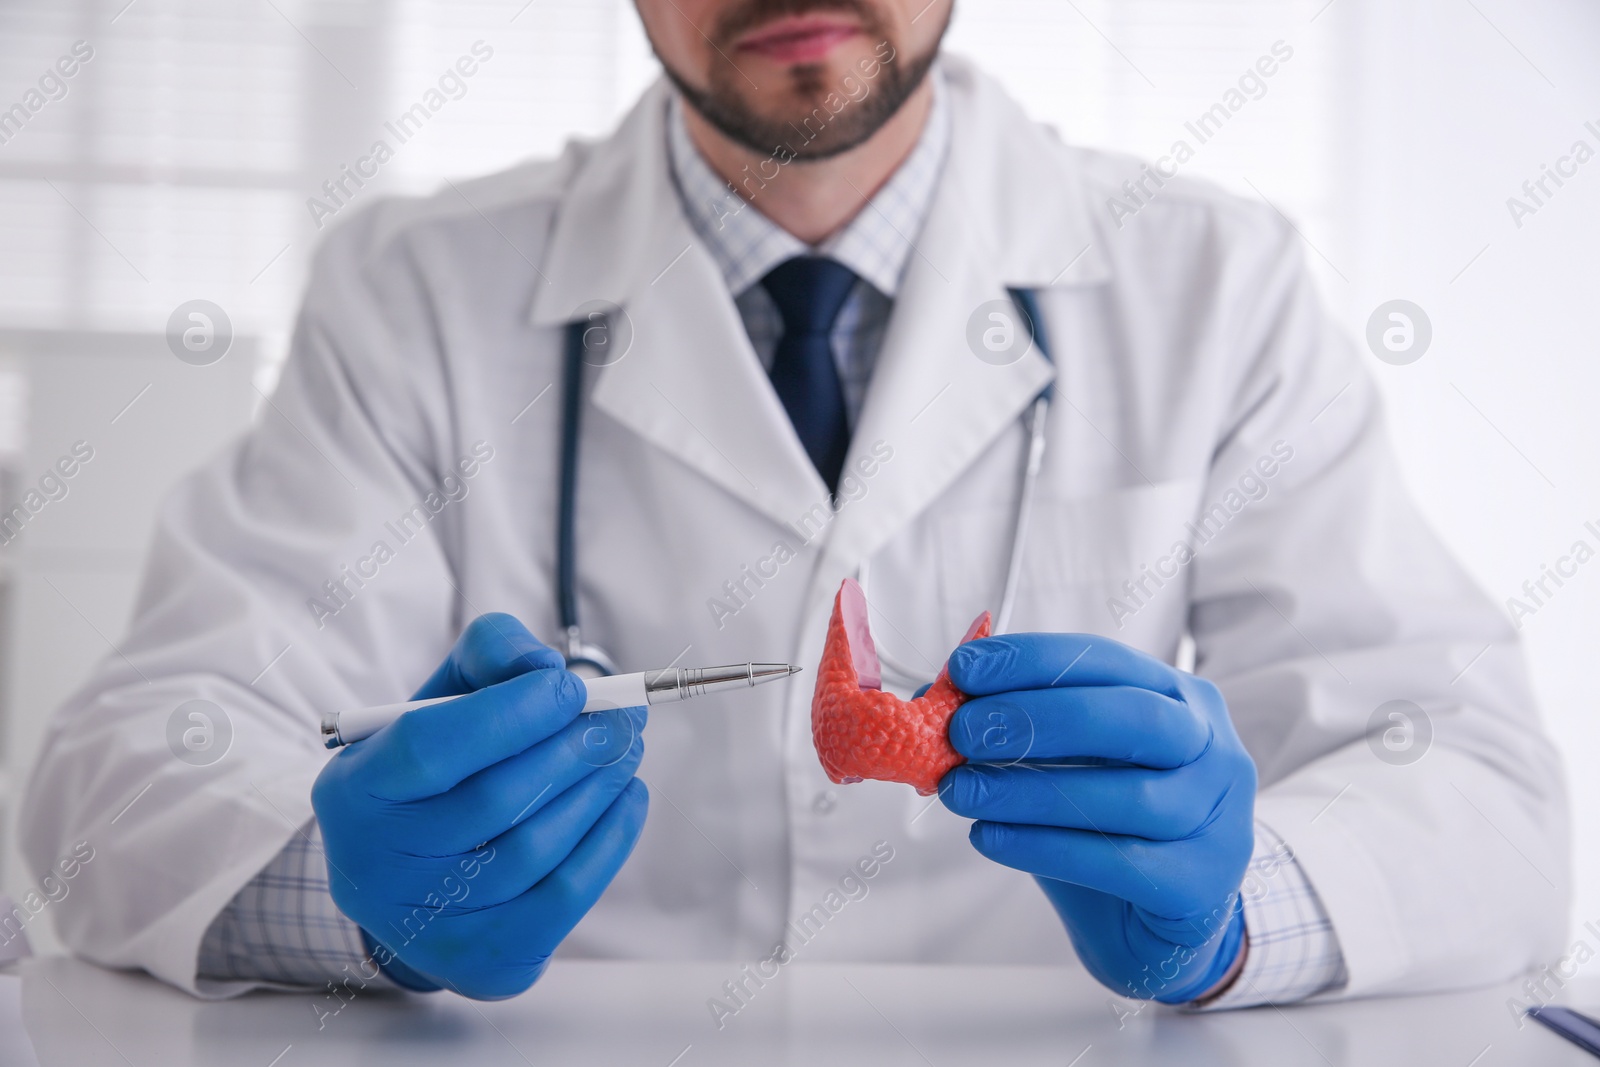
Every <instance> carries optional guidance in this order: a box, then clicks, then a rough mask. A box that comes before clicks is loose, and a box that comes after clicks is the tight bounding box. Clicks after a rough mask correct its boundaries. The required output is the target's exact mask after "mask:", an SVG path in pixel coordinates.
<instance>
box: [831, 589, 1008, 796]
mask: <svg viewBox="0 0 1600 1067" xmlns="http://www.w3.org/2000/svg"><path fill="white" fill-rule="evenodd" d="M988 636H989V613H988V612H987V611H986V612H984V613H983V614H982V615H979V616H978V618H977V620H976V621H974V622H973V624H972V628H971V629H969V630H968V631H967V636H966V637H964V638H962V639H961V643H962V644H966V643H967V642H968V641H972V640H975V639H976V638H979V637H988ZM882 685H883V678H882V668H881V667H880V666H879V663H878V651H877V649H876V648H874V647H873V644H872V634H871V633H869V632H868V630H867V601H866V597H864V596H863V595H862V593H861V586H859V585H858V584H856V581H855V579H853V578H846V579H845V580H844V584H843V585H841V586H840V587H839V594H838V596H836V597H834V599H833V618H832V619H830V620H829V621H828V640H827V643H826V644H825V645H823V648H822V663H821V665H820V666H819V667H818V668H817V690H816V693H815V694H814V695H813V696H812V698H811V739H812V741H813V742H815V744H816V746H817V755H818V756H819V757H820V758H821V759H822V769H823V770H825V771H827V772H828V777H829V778H830V779H832V780H833V781H835V782H838V783H841V784H843V783H845V782H859V781H861V780H863V779H865V778H876V779H878V780H880V781H885V782H904V783H905V784H907V785H911V786H915V787H916V789H917V792H918V793H920V794H922V795H923V796H930V795H932V794H933V793H934V792H935V791H936V790H937V789H938V788H939V779H940V778H943V777H944V774H945V772H946V771H948V770H949V769H950V768H951V767H954V766H956V765H957V764H960V763H965V762H966V757H965V756H963V755H961V754H960V753H959V752H957V751H956V750H955V749H954V748H951V747H950V736H949V729H950V717H951V716H952V715H954V714H955V713H956V709H957V708H959V707H960V706H961V705H962V704H964V703H966V700H967V695H966V694H965V693H963V692H962V691H961V690H959V689H957V688H956V687H955V684H954V683H952V682H951V681H950V676H949V672H948V668H947V667H941V668H939V677H938V678H936V679H935V680H934V682H933V685H932V686H931V687H930V688H929V689H928V691H927V692H926V693H924V694H923V695H922V696H920V697H918V698H917V699H915V700H901V699H900V698H899V697H897V696H895V695H894V694H893V693H885V692H884V691H883V689H882Z"/></svg>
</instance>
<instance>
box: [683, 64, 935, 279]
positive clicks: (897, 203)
mask: <svg viewBox="0 0 1600 1067" xmlns="http://www.w3.org/2000/svg"><path fill="white" fill-rule="evenodd" d="M929 77H930V79H931V82H932V85H933V104H932V107H931V108H930V109H929V112H928V121H927V123H926V124H925V125H924V127H923V130H922V136H921V137H920V138H919V139H918V140H917V144H916V147H915V148H913V149H912V150H911V154H910V155H909V156H907V157H906V158H905V161H904V162H902V163H901V164H900V166H899V167H898V168H897V169H896V170H895V172H894V174H893V175H891V176H890V178H889V180H888V181H887V182H886V183H884V185H883V186H882V187H881V188H880V189H879V190H878V192H877V193H876V194H874V195H873V197H872V199H871V200H870V201H869V202H868V203H867V204H865V205H864V206H863V207H862V209H861V210H860V211H859V212H857V214H856V216H855V217H854V218H853V219H851V220H850V222H849V223H848V224H846V225H845V227H844V228H843V229H842V230H840V231H839V232H837V233H835V234H834V235H833V236H832V237H829V238H828V239H827V240H826V241H824V242H822V244H820V245H818V246H816V247H811V246H809V245H807V244H805V243H804V242H803V241H801V240H800V239H799V238H797V237H795V236H794V235H793V234H790V233H789V232H788V231H786V230H784V229H783V228H782V227H780V226H779V225H778V224H777V223H775V222H773V221H772V220H771V219H769V218H767V217H766V216H765V215H763V214H762V213H761V212H760V211H759V210H756V207H755V203H752V202H747V201H745V200H744V199H743V198H742V197H740V196H739V194H738V193H737V192H736V191H735V190H734V188H733V186H732V185H730V184H729V183H728V182H726V181H724V180H723V179H722V178H721V177H719V176H718V175H717V173H716V172H715V171H714V170H712V169H711V165H710V164H709V163H707V162H706V160H705V157H704V156H702V155H701V154H700V151H699V149H697V148H696V147H695V146H694V142H693V141H692V140H690V138H689V129H688V126H687V125H686V124H685V122H684V118H683V102H682V100H681V99H680V98H679V97H678V96H677V95H676V94H674V95H673V97H672V99H671V101H670V102H669V104H668V108H669V112H670V113H669V115H668V118H667V158H668V161H669V163H670V166H671V169H672V177H673V181H674V183H675V184H676V186H677V189H678V194H679V198H680V199H681V200H682V202H683V206H684V210H685V212H686V213H687V214H688V216H689V222H690V224H691V225H692V226H693V227H694V230H695V233H696V234H697V235H698V236H699V237H700V239H701V241H703V242H704V243H705V246H706V248H707V249H708V250H709V251H710V253H711V256H712V258H713V259H714V260H715V261H716V263H717V266H718V267H719V268H720V269H721V271H722V274H723V277H724V278H725V279H726V280H727V283H728V290H729V292H731V293H733V294H734V295H735V296H738V295H739V294H740V293H743V292H744V291H745V290H746V289H748V288H749V287H750V286H752V285H754V284H755V283H756V282H758V281H760V280H761V279H762V278H763V277H765V276H766V274H767V272H768V271H770V270H772V268H774V267H776V266H777V265H778V264H780V263H782V262H784V261H785V260H788V259H792V258H793V257H795V256H800V255H806V254H808V253H814V254H820V255H826V256H830V257H832V258H834V259H836V260H838V261H839V262H840V263H843V264H844V265H845V266H847V267H849V268H850V269H851V270H852V271H854V272H855V273H856V274H857V275H858V276H859V277H861V278H862V279H864V280H866V281H867V282H868V283H870V284H871V285H872V286H873V288H875V289H877V290H878V291H879V292H881V293H882V294H883V295H885V296H887V297H891V298H892V297H894V296H895V295H896V293H897V292H898V291H899V289H900V279H901V277H902V276H903V275H904V274H905V268H906V264H907V263H908V262H909V261H910V259H911V253H912V251H913V245H912V242H913V241H915V240H916V238H917V235H918V234H919V233H920V232H921V231H922V226H923V223H924V222H925V221H926V220H927V216H928V211H929V208H930V207H931V206H932V204H933V194H934V190H935V189H936V188H937V186H938V183H939V175H940V173H941V172H942V171H943V169H944V161H945V157H946V155H947V153H948V149H949V145H950V115H949V106H948V104H947V103H946V101H945V92H946V89H945V87H944V85H943V82H942V77H941V76H940V74H939V72H938V70H937V68H935V70H934V71H932V72H930V74H929ZM772 165H773V166H776V165H777V164H776V163H773V164H772ZM758 182H759V178H752V184H753V186H754V185H755V184H756V183H758ZM759 197H760V194H759V191H757V193H756V198H757V199H756V203H759Z"/></svg>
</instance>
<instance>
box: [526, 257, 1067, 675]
mask: <svg viewBox="0 0 1600 1067" xmlns="http://www.w3.org/2000/svg"><path fill="white" fill-rule="evenodd" d="M1009 292H1010V294H1011V299H1012V301H1013V302H1014V303H1015V304H1016V306H1017V310H1018V311H1019V312H1021V314H1022V318H1023V320H1024V325H1025V326H1026V327H1027V329H1028V336H1029V337H1030V338H1031V341H1032V344H1033V345H1034V346H1035V347H1037V348H1038V349H1039V354H1040V355H1042V356H1044V358H1045V359H1047V360H1050V359H1051V358H1052V357H1051V355H1050V346H1049V342H1048V340H1047V339H1046V337H1045V332H1044V320H1043V319H1042V318H1041V317H1040V313H1039V301H1038V297H1037V295H1036V294H1035V293H1034V291H1033V290H1031V289H1011V290H1009ZM610 344H611V331H610V329H609V328H608V326H607V324H606V322H605V321H604V319H603V317H601V318H598V319H597V317H596V316H590V317H589V318H587V319H580V320H578V321H576V322H571V323H568V324H567V336H566V358H565V361H564V367H563V371H562V391H561V393H562V396H561V472H560V473H561V480H560V481H561V484H560V499H559V501H558V504H557V507H556V606H557V609H558V611H559V614H560V623H561V635H562V640H563V642H564V645H565V647H564V648H563V650H562V654H563V655H564V656H565V657H566V661H567V669H568V670H570V671H573V672H574V673H576V674H578V675H579V676H581V677H586V678H597V677H602V676H605V675H611V674H615V673H617V664H616V661H615V660H614V659H612V658H611V655H610V654H609V653H607V652H606V650H605V649H603V648H601V647H600V646H599V645H597V644H592V643H590V642H587V641H585V640H584V639H583V628H582V625H581V624H580V623H579V621H578V538H577V520H578V443H579V440H580V439H581V436H582V419H583V366H584V364H585V363H587V362H593V363H594V364H596V365H597V366H603V365H605V364H606V363H608V362H610V360H609V359H607V358H605V357H606V355H607V354H608V353H607V347H608V346H609V345H610ZM1022 354H1026V348H1024V349H1023V351H1022ZM591 356H599V357H600V358H596V359H592V360H591V359H590V358H589V357H591ZM1017 358H1021V356H1020V355H1019V356H1018V357H1017ZM1008 362H1015V360H1009V361H1008ZM1053 392H1054V385H1053V384H1052V385H1046V386H1045V387H1044V388H1043V389H1042V390H1040V391H1039V395H1038V396H1036V397H1034V399H1033V403H1032V404H1030V405H1029V406H1028V412H1027V415H1026V416H1025V419H1026V423H1025V425H1026V426H1027V430H1028V451H1027V454H1026V456H1025V457H1024V459H1023V466H1022V486H1021V493H1020V494H1019V496H1018V501H1017V514H1016V524H1015V526H1014V528H1013V529H1012V532H1011V554H1010V557H1009V559H1008V560H1007V561H1006V581H1005V586H1004V588H1003V589H1002V591H1001V594H1000V606H999V609H998V610H997V611H996V612H995V616H994V626H993V631H992V632H994V633H996V634H1000V633H1005V632H1007V629H1008V627H1009V626H1010V623H1011V614H1012V610H1013V609H1014V608H1015V607H1016V600H1017V589H1018V586H1019V585H1020V583H1021V578H1022V558H1023V552H1024V550H1025V548H1026V546H1027V540H1028V521H1029V518H1030V517H1031V516H1032V513H1033V499H1034V495H1035V493H1036V492H1037V488H1038V481H1039V470H1040V468H1041V467H1043V465H1044V454H1045V443H1046V440H1047V438H1046V435H1045V428H1046V423H1047V422H1048V420H1049V417H1050V401H1051V398H1052V394H1053ZM856 580H857V581H858V582H859V583H860V585H861V591H862V593H863V595H864V597H865V599H866V600H867V603H868V605H870V604H871V603H872V600H871V595H870V588H869V583H870V580H871V568H870V566H869V564H868V562H867V561H865V560H863V561H862V563H861V567H860V569H859V572H858V575H857V579H856ZM877 649H878V659H879V662H880V663H881V665H882V667H883V669H884V672H885V674H886V675H898V676H899V677H900V679H901V680H902V681H903V682H906V683H909V684H910V685H911V686H915V685H918V684H920V683H921V682H922V681H926V680H929V679H928V677H927V672H926V671H915V670H911V669H908V668H906V667H904V666H902V665H900V664H899V663H898V662H896V660H895V659H894V658H893V657H892V656H889V655H887V654H886V653H885V652H884V649H883V646H882V644H881V643H879V644H878V645H877Z"/></svg>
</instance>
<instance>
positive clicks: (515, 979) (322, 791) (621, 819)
mask: <svg viewBox="0 0 1600 1067" xmlns="http://www.w3.org/2000/svg"><path fill="white" fill-rule="evenodd" d="M456 694H465V695H463V696H462V697H461V699H459V700H451V701H448V702H445V703H441V704H433V705H430V706H428V707H425V708H418V709H416V710H414V711H410V712H407V713H406V714H404V715H402V716H401V717H400V718H399V719H397V720H396V721H395V722H393V723H391V724H390V725H389V726H386V727H384V728H383V729H382V730H380V731H378V732H377V733H376V734H374V735H372V736H371V737H369V738H367V739H366V740H364V741H357V742H355V743H354V744H351V745H348V746H346V747H345V748H343V749H341V750H340V752H339V753H338V755H336V756H334V757H333V758H332V759H331V760H329V761H328V764H327V766H326V767H324V768H323V770H322V773H321V775H320V776H318V778H317V781H316V784H315V785H314V786H313V787H312V790H311V803H312V807H313V808H314V809H315V811H316V815H317V822H318V823H319V824H320V826H321V828H322V839H323V845H324V849H325V851H326V853H327V860H328V886H329V889H330V890H331V891H332V894H333V899H334V902H335V903H336V904H338V906H339V909H340V910H341V911H343V912H344V913H345V915H347V916H349V917H350V918H351V919H352V920H353V921H354V922H355V923H356V924H357V925H359V926H360V927H361V929H362V932H363V934H364V935H365V937H366V939H367V941H368V945H367V947H368V950H369V951H371V952H372V953H373V957H374V959H375V960H376V961H377V962H378V964H379V966H380V967H381V968H382V969H383V971H384V973H385V974H387V975H389V977H391V978H393V979H394V980H395V981H396V982H398V983H399V984H401V985H403V986H407V987H408V988H411V989H418V990H429V989H438V988H441V987H444V988H449V989H452V990H454V991H455V992H457V993H460V994H462V995H463V996H468V997H472V998H475V999H478V1000H498V999H501V998H504V997H510V996H515V995H516V994H518V993H521V992H522V991H523V990H525V989H527V988H528V987H529V986H531V985H532V984H533V983H534V982H535V981H537V980H538V978H539V976H540V975H541V974H543V973H544V969H545V966H546V964H547V963H548V962H549V959H550V955H551V953H553V952H554V951H555V949H556V946H557V945H559V944H560V943H561V941H562V939H563V938H565V937H566V936H567V934H568V933H569V932H570V931H571V930H572V928H573V927H574V926H576V925H577V923H578V920H580V919H582V918H583V916H584V915H585V914H586V913H587V912H588V911H589V909H590V908H591V907H593V906H594V903H595V901H597V900H598V899H599V898H600V894H601V893H603V892H604V891H605V888H606V886H608V885H610V883H611V880H612V878H614V877H615V876H616V873H617V871H618V870H619V869H621V867H622V864H623V863H624V861H626V860H627V858H628V855H629V853H630V852H632V850H633V846H634V844H635V843H636V842H637V841H638V839H639V834H640V832H641V831H642V830H643V828H644V820H645V810H646V808H647V806H648V803H649V800H648V794H647V792H646V790H645V786H644V783H643V782H641V781H639V780H638V779H637V778H635V777H634V771H635V770H636V769H637V768H638V766H639V760H640V758H641V757H642V756H643V754H644V742H643V739H642V737H641V736H640V735H641V732H642V730H643V727H644V723H645V709H643V708H628V709H623V710H620V711H611V712H590V713H584V712H583V704H584V699H585V693H584V687H583V683H582V681H581V680H580V679H578V678H577V677H576V676H574V675H572V674H571V673H569V672H568V671H566V670H565V669H564V668H563V662H562V659H561V656H560V654H559V653H557V652H555V651H554V650H553V649H550V648H548V647H546V646H545V645H543V644H541V643H540V642H539V641H538V639H537V638H535V637H534V636H533V635H532V634H530V633H529V632H528V631H527V629H525V628H524V627H523V625H522V624H521V623H520V622H518V621H517V620H516V619H515V618H513V617H512V616H510V615H499V614H496V615H483V616H480V617H479V618H477V619H476V620H474V621H473V622H472V624H471V625H470V626H468V627H467V629H466V631H465V632H464V633H463V634H462V635H461V638H460V640H459V641H457V642H456V646H455V648H454V649H452V650H451V652H450V655H449V657H448V658H447V659H446V660H445V662H444V663H443V664H442V665H441V666H440V667H439V669H438V670H437V671H435V672H434V674H433V677H432V678H430V679H429V680H428V681H427V682H426V683H425V684H424V685H423V687H422V688H421V689H420V690H418V692H417V699H424V698H427V697H438V696H452V695H456Z"/></svg>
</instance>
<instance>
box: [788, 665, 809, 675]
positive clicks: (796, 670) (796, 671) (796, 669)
mask: <svg viewBox="0 0 1600 1067" xmlns="http://www.w3.org/2000/svg"><path fill="white" fill-rule="evenodd" d="M803 670H805V668H804V667H796V666H795V665H794V664H792V663H791V664H789V673H790V674H799V673H800V672H801V671H803Z"/></svg>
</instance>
